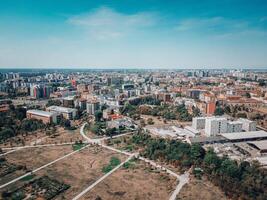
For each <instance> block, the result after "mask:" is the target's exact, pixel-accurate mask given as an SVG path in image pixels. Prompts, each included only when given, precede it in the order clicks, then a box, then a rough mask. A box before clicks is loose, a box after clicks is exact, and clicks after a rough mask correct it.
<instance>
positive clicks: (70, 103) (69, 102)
mask: <svg viewBox="0 0 267 200" xmlns="http://www.w3.org/2000/svg"><path fill="white" fill-rule="evenodd" d="M74 100H75V96H69V97H65V98H63V106H64V107H68V108H74Z"/></svg>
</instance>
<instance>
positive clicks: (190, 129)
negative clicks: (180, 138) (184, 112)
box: [184, 126, 199, 134]
mask: <svg viewBox="0 0 267 200" xmlns="http://www.w3.org/2000/svg"><path fill="white" fill-rule="evenodd" d="M184 129H185V130H188V131H190V132H192V133H194V134H198V133H199V130H197V129H194V128H193V127H192V126H185V127H184Z"/></svg>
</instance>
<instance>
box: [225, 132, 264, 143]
mask: <svg viewBox="0 0 267 200" xmlns="http://www.w3.org/2000/svg"><path fill="white" fill-rule="evenodd" d="M221 135H222V136H223V137H224V138H226V139H227V140H228V141H229V142H243V141H253V140H263V139H267V132H266V131H249V132H237V133H222V134H221Z"/></svg>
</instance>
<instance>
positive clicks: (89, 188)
mask: <svg viewBox="0 0 267 200" xmlns="http://www.w3.org/2000/svg"><path fill="white" fill-rule="evenodd" d="M133 156H134V154H132V155H131V156H130V157H128V158H127V160H125V161H124V162H122V163H121V164H119V165H118V166H117V167H115V168H114V169H113V170H111V171H110V172H108V173H107V174H105V175H104V176H102V177H101V178H100V179H98V180H97V181H96V182H94V183H93V184H92V185H90V186H89V187H87V188H86V189H84V190H83V191H82V192H81V193H80V194H78V195H77V196H75V197H74V198H73V199H72V200H77V199H79V198H81V197H82V196H83V195H85V194H86V193H87V192H88V191H90V190H91V189H93V188H94V187H95V186H96V185H97V184H98V183H100V182H101V181H103V180H104V179H105V178H107V177H108V176H109V175H111V174H112V173H113V172H115V171H116V170H117V169H119V168H120V167H121V166H122V165H123V164H124V163H126V162H128V161H129V160H130V159H131V158H132V157H133Z"/></svg>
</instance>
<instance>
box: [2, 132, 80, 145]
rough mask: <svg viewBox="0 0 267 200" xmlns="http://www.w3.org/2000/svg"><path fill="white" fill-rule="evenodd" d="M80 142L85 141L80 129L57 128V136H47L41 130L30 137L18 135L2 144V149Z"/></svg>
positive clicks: (29, 135)
mask: <svg viewBox="0 0 267 200" xmlns="http://www.w3.org/2000/svg"><path fill="white" fill-rule="evenodd" d="M80 140H83V138H82V136H81V135H80V133H79V129H76V130H65V129H64V128H62V127H57V128H56V132H55V134H53V135H51V136H49V135H46V133H45V131H43V130H39V131H36V132H34V133H31V134H28V135H24V136H22V135H18V136H16V137H14V138H10V139H8V140H7V141H6V142H5V143H3V144H0V148H5V147H20V146H25V145H35V144H59V143H67V142H75V141H80ZM22 141H24V142H22Z"/></svg>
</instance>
